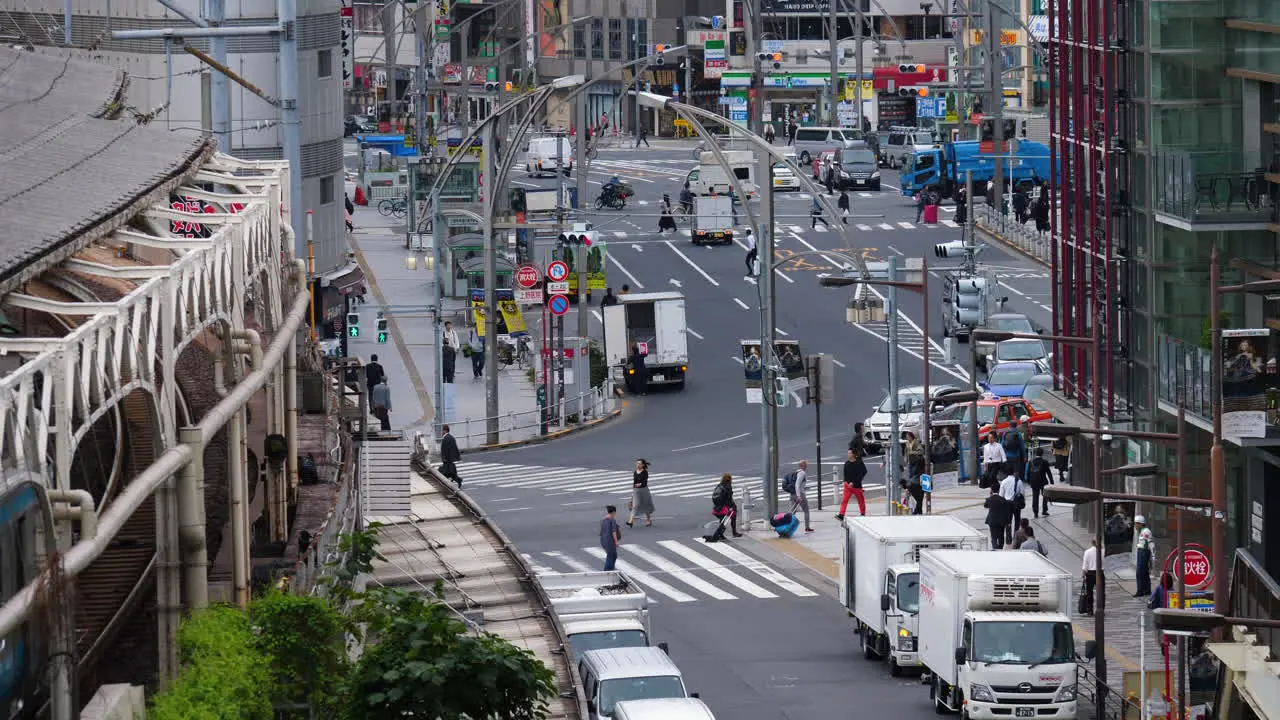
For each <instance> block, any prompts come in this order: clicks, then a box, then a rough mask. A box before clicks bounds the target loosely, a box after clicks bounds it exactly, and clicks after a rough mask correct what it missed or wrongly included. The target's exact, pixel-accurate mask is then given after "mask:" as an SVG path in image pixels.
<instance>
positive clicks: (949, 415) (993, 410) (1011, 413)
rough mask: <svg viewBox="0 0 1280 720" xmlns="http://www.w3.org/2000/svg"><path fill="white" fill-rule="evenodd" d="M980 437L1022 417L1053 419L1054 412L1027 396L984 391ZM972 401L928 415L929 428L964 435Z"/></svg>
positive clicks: (998, 431) (980, 402) (1006, 427)
mask: <svg viewBox="0 0 1280 720" xmlns="http://www.w3.org/2000/svg"><path fill="white" fill-rule="evenodd" d="M977 405H978V437H979V438H982V437H985V436H986V435H988V434H990V433H992V432H995V433H996V434H997V435H999V434H1002V433H1004V431H1006V430H1009V429H1010V428H1012V427H1014V426H1015V425H1017V424H1018V421H1019V419H1020V418H1022V416H1024V415H1025V416H1026V417H1027V418H1028V419H1029V420H1030V422H1033V423H1044V422H1053V413H1051V412H1049V411H1047V410H1037V409H1035V407H1034V406H1032V404H1031V403H1029V402H1027V400H1026V398H1001V397H996V396H995V395H993V394H991V393H984V394H983V396H982V398H981V399H979V400H978V403H977ZM969 407H970V405H969V403H960V404H957V405H952V406H951V407H949V408H946V409H945V410H941V411H939V412H936V413H934V414H933V415H931V416H930V417H929V426H930V430H931V431H932V432H933V433H937V432H940V431H941V430H942V429H943V428H945V427H947V426H951V427H955V428H956V437H963V436H964V435H963V433H964V431H965V428H967V427H968V426H969Z"/></svg>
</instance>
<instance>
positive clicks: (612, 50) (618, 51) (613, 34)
mask: <svg viewBox="0 0 1280 720" xmlns="http://www.w3.org/2000/svg"><path fill="white" fill-rule="evenodd" d="M609 59H610V60H621V59H622V19H621V18H609Z"/></svg>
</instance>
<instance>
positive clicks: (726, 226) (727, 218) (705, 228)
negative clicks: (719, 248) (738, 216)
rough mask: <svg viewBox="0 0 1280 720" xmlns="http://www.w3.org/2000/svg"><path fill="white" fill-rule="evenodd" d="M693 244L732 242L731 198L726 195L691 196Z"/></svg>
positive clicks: (691, 235) (691, 234)
mask: <svg viewBox="0 0 1280 720" xmlns="http://www.w3.org/2000/svg"><path fill="white" fill-rule="evenodd" d="M690 239H691V240H693V244H694V245H701V244H703V243H725V244H726V245H727V244H730V243H732V242H733V198H731V197H729V196H728V195H712V196H710V197H704V196H696V197H694V198H693V232H692V233H690Z"/></svg>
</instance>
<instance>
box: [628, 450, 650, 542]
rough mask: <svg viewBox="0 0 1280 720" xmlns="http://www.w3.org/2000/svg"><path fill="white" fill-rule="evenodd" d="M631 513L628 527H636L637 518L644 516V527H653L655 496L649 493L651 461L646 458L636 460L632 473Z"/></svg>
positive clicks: (629, 503)
mask: <svg viewBox="0 0 1280 720" xmlns="http://www.w3.org/2000/svg"><path fill="white" fill-rule="evenodd" d="M628 505H630V507H631V512H630V513H629V514H628V516H627V527H634V526H635V521H636V516H637V515H644V526H645V527H651V526H652V525H653V495H652V494H651V493H650V492H649V461H648V460H645V459H644V458H640V459H638V460H636V469H635V471H634V472H632V473H631V500H630V501H629V502H628Z"/></svg>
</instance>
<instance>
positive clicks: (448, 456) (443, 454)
mask: <svg viewBox="0 0 1280 720" xmlns="http://www.w3.org/2000/svg"><path fill="white" fill-rule="evenodd" d="M440 432H441V435H440V474H441V475H444V476H445V477H447V478H449V479H450V480H452V481H453V482H454V483H456V484H457V486H458V487H459V488H461V487H462V476H461V475H459V474H458V461H459V460H461V459H462V451H461V450H459V449H458V441H457V439H455V438H454V437H453V433H451V432H449V426H448V425H441V426H440Z"/></svg>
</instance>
